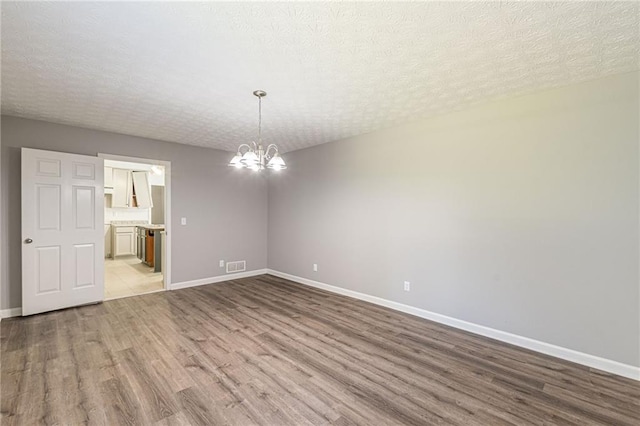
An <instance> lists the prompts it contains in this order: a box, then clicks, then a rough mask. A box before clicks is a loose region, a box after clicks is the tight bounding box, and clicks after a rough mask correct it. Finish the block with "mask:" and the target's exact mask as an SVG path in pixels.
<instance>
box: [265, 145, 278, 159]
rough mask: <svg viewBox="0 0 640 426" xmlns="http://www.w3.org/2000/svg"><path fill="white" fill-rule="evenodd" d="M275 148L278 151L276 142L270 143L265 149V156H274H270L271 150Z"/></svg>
mask: <svg viewBox="0 0 640 426" xmlns="http://www.w3.org/2000/svg"><path fill="white" fill-rule="evenodd" d="M270 149H273V150H274V151H275V152H276V153H277V152H278V146H277V145H276V144H274V143H272V144H270V145H269V146H268V147H267V149H265V150H264V156H265V157H268V158H271V157H272V156H269V150H270Z"/></svg>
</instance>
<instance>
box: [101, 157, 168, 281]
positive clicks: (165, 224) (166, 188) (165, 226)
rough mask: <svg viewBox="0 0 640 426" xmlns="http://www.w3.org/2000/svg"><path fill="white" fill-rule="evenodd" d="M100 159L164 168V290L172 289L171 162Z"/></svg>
mask: <svg viewBox="0 0 640 426" xmlns="http://www.w3.org/2000/svg"><path fill="white" fill-rule="evenodd" d="M98 157H100V158H103V159H105V160H114V161H127V162H129V163H141V164H152V165H153V164H156V165H159V166H164V222H165V223H164V231H165V250H166V262H165V264H164V273H163V275H164V276H163V278H164V289H165V290H169V289H170V288H171V237H172V235H173V232H172V231H171V161H165V160H153V159H150V158H139V157H129V156H127V155H115V154H102V153H98ZM161 255H162V254H161Z"/></svg>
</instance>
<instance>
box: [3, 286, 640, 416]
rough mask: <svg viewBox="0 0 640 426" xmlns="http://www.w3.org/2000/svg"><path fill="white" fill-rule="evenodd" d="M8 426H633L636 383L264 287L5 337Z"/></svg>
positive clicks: (58, 321)
mask: <svg viewBox="0 0 640 426" xmlns="http://www.w3.org/2000/svg"><path fill="white" fill-rule="evenodd" d="M0 329H1V348H0V350H1V356H2V366H1V369H2V377H1V378H2V382H1V383H2V395H1V400H2V406H1V409H2V416H3V419H2V424H3V425H10V424H21V425H32V424H65V425H67V424H86V423H88V424H108V425H121V424H124V425H126V424H158V425H170V424H202V425H205V424H207V425H222V424H238V425H244V424H265V425H278V426H279V425H304V424H316V425H319V424H336V425H348V424H366V425H392V424H410V425H425V424H458V425H474V424H480V425H501V424H516V425H523V424H549V425H551V424H553V425H555V424H559V425H562V424H574V425H588V424H607V425H638V424H640V383H638V382H635V381H632V380H629V379H624V378H621V377H616V376H612V375H609V374H606V373H603V372H598V371H593V370H590V369H588V368H586V367H582V366H579V365H575V364H571V363H568V362H565V361H562V360H558V359H554V358H551V357H547V356H544V355H540V354H536V353H533V352H530V351H527V350H523V349H519V348H516V347H512V346H509V345H506V344H502V343H499V342H495V341H492V340H489V339H486V338H483V337H478V336H475V335H472V334H469V333H466V332H462V331H459V330H455V329H452V328H448V327H445V326H442V325H439V324H435V323H432V322H429V321H426V320H423V319H420V318H416V317H412V316H410V315H406V314H402V313H398V312H395V311H392V310H389V309H386V308H382V307H378V306H375V305H370V304H367V303H364V302H361V301H357V300H353V299H350V298H347V297H342V296H337V295H334V294H330V293H327V292H323V291H319V290H315V289H310V288H307V287H304V286H301V285H298V284H294V283H291V282H289V281H286V280H282V279H280V278H276V277H272V276H267V275H264V276H260V277H255V278H247V279H242V280H236V281H229V282H225V283H220V284H214V285H208V286H202V287H195V288H191V289H185V290H179V291H172V292H161V293H154V294H149V295H144V296H136V297H130V298H126V299H118V300H113V301H109V302H105V303H103V304H100V305H94V306H86V307H81V308H75V309H67V310H64V311H59V312H53V313H49V314H43V315H37V316H33V317H28V318H14V319H10V320H4V321H2V322H1V323H0Z"/></svg>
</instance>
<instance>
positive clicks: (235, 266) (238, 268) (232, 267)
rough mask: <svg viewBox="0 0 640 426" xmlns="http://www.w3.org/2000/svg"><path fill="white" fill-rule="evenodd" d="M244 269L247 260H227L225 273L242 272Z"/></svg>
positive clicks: (245, 268)
mask: <svg viewBox="0 0 640 426" xmlns="http://www.w3.org/2000/svg"><path fill="white" fill-rule="evenodd" d="M246 270H247V262H246V261H244V260H237V261H235V262H227V274H228V273H231V272H242V271H246Z"/></svg>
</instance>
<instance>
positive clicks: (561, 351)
mask: <svg viewBox="0 0 640 426" xmlns="http://www.w3.org/2000/svg"><path fill="white" fill-rule="evenodd" d="M267 273H268V274H271V275H274V276H276V277H280V278H284V279H287V280H290V281H294V282H297V283H300V284H304V285H308V286H310V287H314V288H318V289H321V290H326V291H330V292H332V293H337V294H341V295H343V296H349V297H353V298H354V299H359V300H364V301H366V302H369V303H373V304H375V305H380V306H384V307H387V308H390V309H394V310H396V311H400V312H404V313H407V314H410V315H415V316H417V317H420V318H425V319H428V320H431V321H434V322H438V323H440V324H445V325H448V326H451V327H455V328H458V329H461V330H465V331H468V332H471V333H474V334H479V335H481V336H485V337H489V338H491V339H495V340H499V341H501V342H505V343H510V344H512V345H515V346H520V347H522V348H526V349H530V350H532V351H536V352H540V353H543V354H546V355H550V356H553V357H556V358H561V359H564V360H566V361H571V362H575V363H577V364H582V365H586V366H587V367H591V368H596V369H598V370H602V371H606V372H609V373H613V374H617V375H620V376H623V377H627V378H630V379H634V380H640V367H635V366H633V365H628V364H623V363H621V362H617V361H613V360H610V359H606V358H600V357H597V356H595V355H589V354H586V353H584V352H578V351H575V350H573V349H568V348H564V347H562V346H556V345H552V344H550V343H545V342H541V341H539V340H534V339H530V338H528V337H523V336H519V335H517V334H512V333H508V332H506V331H500V330H496V329H494V328H490V327H485V326H483V325H479V324H474V323H471V322H468V321H463V320H460V319H456V318H452V317H449V316H446V315H441V314H437V313H435V312H431V311H427V310H425V309H421V308H416V307H414V306H409V305H405V304H402V303H398V302H393V301H391V300H387V299H383V298H381V297H376V296H370V295H368V294H365V293H360V292H357V291H353V290H347V289H344V288H341V287H336V286H333V285H329V284H325V283H321V282H319V281H314V280H310V279H308V278H302V277H298V276H296V275H291V274H287V273H285V272H280V271H276V270H273V269H267Z"/></svg>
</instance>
